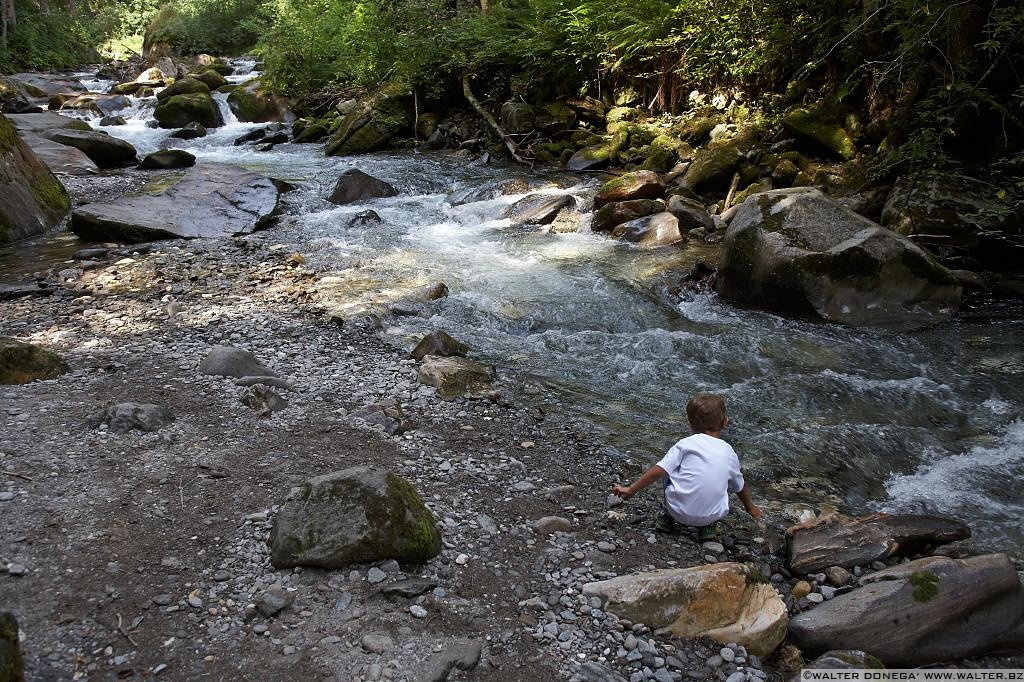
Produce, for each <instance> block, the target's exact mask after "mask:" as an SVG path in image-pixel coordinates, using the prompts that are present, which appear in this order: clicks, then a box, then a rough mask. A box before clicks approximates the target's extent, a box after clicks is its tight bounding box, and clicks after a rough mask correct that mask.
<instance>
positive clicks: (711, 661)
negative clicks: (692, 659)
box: [704, 654, 724, 668]
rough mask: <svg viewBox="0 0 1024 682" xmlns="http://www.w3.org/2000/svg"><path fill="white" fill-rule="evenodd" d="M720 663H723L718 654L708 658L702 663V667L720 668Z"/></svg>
mask: <svg viewBox="0 0 1024 682" xmlns="http://www.w3.org/2000/svg"><path fill="white" fill-rule="evenodd" d="M722 663H724V660H723V659H722V657H721V656H719V655H718V654H715V655H714V656H711V657H710V658H708V660H706V661H704V665H706V666H708V667H709V668H721V667H722Z"/></svg>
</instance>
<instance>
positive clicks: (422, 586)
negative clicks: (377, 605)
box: [380, 578, 437, 599]
mask: <svg viewBox="0 0 1024 682" xmlns="http://www.w3.org/2000/svg"><path fill="white" fill-rule="evenodd" d="M435 587H437V581H436V580H433V579H431V578H406V579H405V580H399V581H398V582H394V583H389V584H388V585H385V586H384V587H383V588H382V589H381V591H380V593H381V594H383V595H384V596H385V597H404V598H405V599H414V598H415V597H418V596H420V595H421V594H425V593H427V592H430V591H431V590H432V589H434V588H435Z"/></svg>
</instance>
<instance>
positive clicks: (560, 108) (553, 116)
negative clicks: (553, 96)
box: [533, 102, 576, 134]
mask: <svg viewBox="0 0 1024 682" xmlns="http://www.w3.org/2000/svg"><path fill="white" fill-rule="evenodd" d="M533 112H534V115H535V117H536V122H535V125H536V127H537V129H538V130H542V131H544V132H545V133H548V134H557V133H561V132H563V131H566V130H571V129H572V128H573V127H574V126H575V125H576V112H574V111H573V110H572V109H570V108H569V107H568V106H566V104H565V102H545V103H543V104H540V105H538V106H536V107H534V108H533Z"/></svg>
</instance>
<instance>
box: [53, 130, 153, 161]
mask: <svg viewBox="0 0 1024 682" xmlns="http://www.w3.org/2000/svg"><path fill="white" fill-rule="evenodd" d="M43 137H45V138H46V139H48V140H51V141H53V142H56V143H58V144H63V145H66V146H68V147H74V148H76V149H78V150H80V151H82V152H83V153H84V154H85V155H86V156H88V157H89V158H90V159H91V160H92V161H93V163H95V164H96V165H97V166H99V167H100V168H120V167H122V166H126V165H128V164H133V163H136V161H137V159H136V152H135V147H133V146H132V145H130V144H129V143H127V142H125V141H124V140H121V139H119V138H116V137H112V136H111V135H107V134H106V133H101V132H98V131H90V132H85V131H84V130H49V131H47V132H45V133H43Z"/></svg>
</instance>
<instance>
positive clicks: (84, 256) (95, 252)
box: [75, 246, 110, 260]
mask: <svg viewBox="0 0 1024 682" xmlns="http://www.w3.org/2000/svg"><path fill="white" fill-rule="evenodd" d="M108 253H110V249H106V248H103V247H102V246H97V247H93V248H89V249H79V250H78V251H75V258H76V259H77V260H92V259H93V258H100V257H102V256H106V255H107V254H108Z"/></svg>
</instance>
